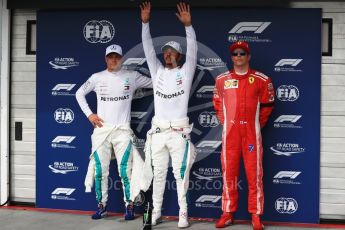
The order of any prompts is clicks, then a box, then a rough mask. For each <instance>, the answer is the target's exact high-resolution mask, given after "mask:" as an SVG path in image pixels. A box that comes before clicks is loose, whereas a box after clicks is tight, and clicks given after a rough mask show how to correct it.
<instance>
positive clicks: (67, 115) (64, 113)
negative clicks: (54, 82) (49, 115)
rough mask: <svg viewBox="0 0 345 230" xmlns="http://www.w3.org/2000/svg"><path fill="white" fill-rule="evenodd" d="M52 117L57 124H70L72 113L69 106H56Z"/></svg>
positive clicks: (72, 117)
mask: <svg viewBox="0 0 345 230" xmlns="http://www.w3.org/2000/svg"><path fill="white" fill-rule="evenodd" d="M54 118H55V121H56V122H57V123H59V124H70V123H72V122H73V120H74V113H73V111H72V110H71V109H69V108H58V109H57V110H55V112H54Z"/></svg>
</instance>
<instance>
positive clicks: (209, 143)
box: [196, 141, 222, 149]
mask: <svg viewBox="0 0 345 230" xmlns="http://www.w3.org/2000/svg"><path fill="white" fill-rule="evenodd" d="M221 144H222V142H221V141H201V142H200V143H199V144H198V145H197V146H196V147H198V148H207V147H210V148H213V149H216V148H218V147H219V146H220V145H221Z"/></svg>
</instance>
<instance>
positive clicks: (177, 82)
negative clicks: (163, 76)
mask: <svg viewBox="0 0 345 230" xmlns="http://www.w3.org/2000/svg"><path fill="white" fill-rule="evenodd" d="M176 85H177V86H180V85H182V76H181V74H180V73H177V75H176Z"/></svg>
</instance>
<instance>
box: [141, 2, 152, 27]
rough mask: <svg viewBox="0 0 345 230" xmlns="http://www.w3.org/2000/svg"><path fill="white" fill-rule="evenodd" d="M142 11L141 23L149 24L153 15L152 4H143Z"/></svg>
mask: <svg viewBox="0 0 345 230" xmlns="http://www.w3.org/2000/svg"><path fill="white" fill-rule="evenodd" d="M140 10H141V21H142V22H144V23H147V22H148V21H149V20H150V14H151V3H150V2H143V3H142V4H141V5H140Z"/></svg>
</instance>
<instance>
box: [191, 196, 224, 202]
mask: <svg viewBox="0 0 345 230" xmlns="http://www.w3.org/2000/svg"><path fill="white" fill-rule="evenodd" d="M220 199H222V196H215V195H202V196H201V197H199V198H198V199H197V200H196V201H195V202H199V203H204V202H212V203H217V202H218V201H219V200H220Z"/></svg>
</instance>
